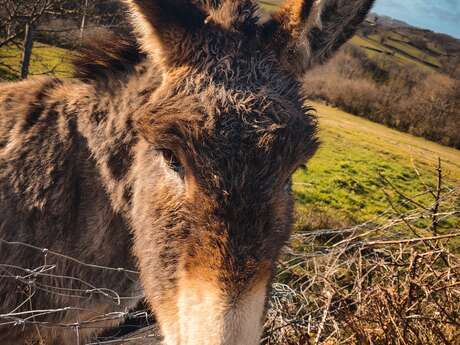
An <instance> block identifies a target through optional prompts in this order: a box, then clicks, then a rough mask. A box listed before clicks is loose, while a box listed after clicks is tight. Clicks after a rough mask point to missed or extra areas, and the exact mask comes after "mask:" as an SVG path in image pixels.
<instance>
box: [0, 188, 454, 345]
mask: <svg viewBox="0 0 460 345" xmlns="http://www.w3.org/2000/svg"><path fill="white" fill-rule="evenodd" d="M439 188H441V189H442V191H441V192H440V193H438V192H437V191H436V190H434V191H433V190H432V191H427V193H432V195H433V202H432V204H428V205H424V204H421V203H419V202H418V201H416V200H415V199H413V197H407V196H404V197H403V198H402V199H403V200H404V202H405V203H407V204H411V205H412V206H413V207H412V209H411V210H409V211H407V212H404V213H400V212H397V208H396V207H390V208H389V209H388V210H387V211H385V212H384V213H383V214H382V215H384V216H385V218H386V219H387V220H386V221H385V222H382V221H381V218H382V215H380V216H379V217H378V218H376V219H373V220H370V221H367V222H365V223H363V224H360V225H356V226H353V227H349V228H345V229H322V230H321V229H320V230H315V231H299V232H296V233H295V234H294V235H293V237H292V241H291V245H290V246H289V247H288V248H286V253H285V255H284V256H283V260H281V261H280V262H279V269H278V274H277V277H276V280H275V283H274V284H273V289H272V298H271V301H270V309H269V312H268V317H267V322H266V331H265V334H264V338H263V340H262V344H264V345H271V344H286V345H294V344H296V345H298V344H428V343H432V344H435V343H436V344H438V343H439V344H458V339H460V314H459V312H458V306H460V257H459V255H458V254H459V251H460V246H459V244H460V229H458V228H457V227H455V226H454V227H452V224H460V202H459V201H460V188H459V187H443V186H440V187H439ZM400 197H401V196H400ZM2 246H3V248H9V249H13V250H14V249H15V248H19V247H22V248H28V249H29V250H33V251H35V252H39V253H41V257H42V261H41V262H40V263H37V264H36V265H35V266H34V267H22V266H20V265H19V264H18V265H12V264H9V263H8V264H6V263H0V283H1V285H0V287H1V286H2V285H3V283H4V282H6V281H9V282H11V281H14V282H15V284H16V285H17V286H18V290H20V291H21V293H22V294H23V296H24V298H23V299H22V300H21V302H20V303H19V304H18V305H17V306H15V307H14V308H11V310H8V311H6V312H5V311H3V313H2V314H0V330H1V329H2V327H8V328H16V329H18V330H21V329H25V327H28V326H33V327H37V329H62V328H65V329H68V330H69V331H70V332H72V334H73V335H74V337H75V344H77V345H94V344H121V343H122V344H129V343H133V344H141V343H142V344H143V342H142V341H145V344H156V343H157V342H158V333H157V331H156V329H155V328H147V330H148V331H143V333H141V335H137V334H136V333H135V334H134V335H133V334H128V335H127V336H125V337H124V338H123V340H121V338H120V337H121V336H122V335H124V334H125V333H126V331H125V330H124V329H123V327H121V328H118V329H117V330H116V331H115V332H112V333H108V334H106V335H103V336H102V337H101V338H99V340H97V341H93V342H83V341H80V336H79V334H80V332H83V331H88V330H93V329H99V328H101V327H105V326H104V325H105V324H106V322H112V325H115V324H118V323H123V322H125V321H126V320H129V321H130V322H131V325H129V324H128V325H127V326H126V325H125V326H124V327H126V328H127V329H128V330H129V331H130V330H133V329H135V328H136V327H141V326H142V327H144V326H149V325H153V317H152V315H151V314H150V312H149V311H148V310H147V308H146V307H142V308H140V309H139V308H138V310H135V311H132V310H129V309H126V310H120V311H113V310H111V311H107V312H99V313H98V312H97V311H95V310H90V309H86V308H84V307H82V305H84V304H82V301H88V300H90V299H94V298H98V299H99V300H101V301H104V303H108V304H111V305H115V306H122V305H123V304H124V302H126V301H129V300H130V299H132V300H139V299H142V298H143V293H142V290H141V289H139V293H138V294H137V295H135V296H133V295H130V296H125V295H123V293H121V292H120V291H116V289H114V288H113V287H112V286H97V285H95V284H94V283H92V282H90V281H84V280H82V279H81V277H79V276H77V275H75V276H72V275H68V276H67V275H62V274H60V273H59V272H60V270H59V265H60V264H72V265H75V266H81V267H86V268H88V269H92V270H96V271H101V272H102V271H105V272H113V273H114V274H119V275H122V276H124V277H125V278H129V279H131V280H132V281H138V280H139V274H138V272H137V271H135V270H130V269H126V268H123V267H106V266H102V265H97V264H93V263H89V262H84V261H82V260H79V259H76V258H74V257H70V256H68V255H66V254H64V253H59V252H56V251H53V250H50V249H48V248H40V247H37V246H35V245H33V244H30V243H24V242H20V241H6V240H3V239H0V247H2ZM54 281H58V282H59V284H56V285H53V284H51V283H50V282H54ZM0 292H1V291H0ZM11 293H13V292H11ZM39 293H46V294H48V295H50V296H54V297H56V298H57V299H59V298H58V297H66V299H65V300H66V301H68V300H69V298H70V300H72V301H75V303H73V304H66V305H62V306H59V308H50V309H43V308H38V309H35V308H34V304H33V300H34V296H35V295H36V294H39ZM69 312H71V313H75V314H76V315H81V318H78V317H77V318H76V319H77V320H78V321H73V322H67V321H65V318H61V316H65V315H66V314H67V313H69ZM88 315H89V316H88ZM138 325H141V326H138ZM3 329H5V328H3Z"/></svg>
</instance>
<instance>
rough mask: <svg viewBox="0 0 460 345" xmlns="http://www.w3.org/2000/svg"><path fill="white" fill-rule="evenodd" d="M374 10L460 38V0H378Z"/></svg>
mask: <svg viewBox="0 0 460 345" xmlns="http://www.w3.org/2000/svg"><path fill="white" fill-rule="evenodd" d="M374 12H376V13H378V14H384V15H387V16H390V17H393V18H396V19H400V20H403V21H405V22H407V23H409V24H411V25H414V26H417V27H421V28H427V29H430V30H433V31H436V32H442V33H446V34H449V35H451V36H454V37H457V38H460V0H377V3H376V5H375V7H374Z"/></svg>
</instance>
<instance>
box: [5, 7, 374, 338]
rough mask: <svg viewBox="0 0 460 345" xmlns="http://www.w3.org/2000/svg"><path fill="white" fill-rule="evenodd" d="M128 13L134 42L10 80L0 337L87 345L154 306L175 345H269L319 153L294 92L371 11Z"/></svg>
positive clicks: (311, 121)
mask: <svg viewBox="0 0 460 345" xmlns="http://www.w3.org/2000/svg"><path fill="white" fill-rule="evenodd" d="M125 3H126V5H127V7H128V10H129V13H130V15H131V16H130V18H131V21H132V24H133V27H134V35H133V37H134V39H135V42H134V43H132V42H130V41H129V40H122V39H121V38H117V37H115V36H109V37H106V39H105V41H103V42H102V41H100V42H95V45H94V47H92V48H91V49H87V50H86V52H83V53H81V55H80V58H79V60H78V61H77V62H76V65H75V69H76V72H75V78H72V79H56V78H36V79H30V80H26V81H22V82H16V83H5V84H2V85H1V86H0V343H1V344H33V343H34V342H35V343H36V342H39V343H40V344H54V345H68V344H75V343H80V344H84V343H86V342H87V341H90V339H92V337H94V336H97V335H98V334H100V333H101V331H103V330H104V329H105V328H107V327H115V326H117V325H118V323H119V322H120V318H118V317H115V316H116V315H126V311H128V310H130V309H131V308H133V307H134V306H135V305H136V303H138V301H139V300H140V299H141V298H142V297H143V296H144V295H145V298H146V300H147V302H148V304H149V306H150V307H151V310H152V311H153V312H154V314H155V317H156V319H157V321H158V324H159V327H160V329H161V333H162V336H163V338H164V343H165V344H166V345H198V344H199V345H255V344H258V342H259V341H260V337H261V333H262V330H263V324H264V316H265V311H266V309H267V296H268V295H269V290H270V285H271V281H272V277H273V272H274V266H275V262H276V261H277V258H278V257H279V255H280V251H281V248H282V246H283V245H284V244H285V243H286V241H287V240H288V238H289V235H290V231H291V230H290V229H291V225H292V213H293V196H292V193H291V189H290V188H291V175H292V173H293V172H294V171H295V170H296V168H297V167H298V166H299V165H303V164H304V163H305V162H306V161H307V160H308V159H309V158H310V157H311V156H312V155H313V154H314V152H315V150H316V149H317V147H318V142H317V139H316V134H315V133H316V122H315V118H314V117H313V116H312V115H311V114H310V113H309V109H308V108H307V107H306V106H304V102H302V100H301V97H300V96H299V95H300V83H299V81H300V80H301V78H302V77H303V75H304V74H305V72H306V71H307V70H308V69H310V68H311V67H312V66H314V65H316V64H320V63H323V62H325V61H326V60H327V59H328V58H329V57H330V56H331V55H332V54H333V53H334V52H335V51H336V50H337V49H338V48H339V47H340V46H341V45H342V44H343V43H345V42H346V41H347V40H348V39H349V38H350V37H351V36H352V35H353V34H354V32H355V30H356V28H357V26H358V25H359V24H360V23H361V22H362V21H363V20H364V19H365V17H366V14H367V13H368V11H369V10H370V8H371V7H372V4H373V1H372V0H317V1H313V0H294V1H288V2H287V3H286V4H284V5H283V6H282V7H281V8H280V10H279V11H278V12H276V13H274V14H273V15H272V17H271V18H270V19H267V20H266V21H265V22H262V21H260V20H259V19H258V17H257V13H258V8H257V5H256V4H255V3H253V2H252V1H250V0H234V1H230V0H219V1H218V0H213V1H191V0H125ZM306 82H308V81H306ZM59 253H60V254H59ZM118 267H123V269H118ZM34 311H35V312H34ZM114 315H115V316H114Z"/></svg>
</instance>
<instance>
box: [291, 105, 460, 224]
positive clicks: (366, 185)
mask: <svg viewBox="0 0 460 345" xmlns="http://www.w3.org/2000/svg"><path fill="white" fill-rule="evenodd" d="M314 107H315V108H316V109H317V114H318V117H319V125H320V131H319V137H320V140H321V142H322V145H321V148H320V149H319V151H318V153H317V155H316V156H315V157H314V158H313V159H312V160H311V161H310V162H309V163H308V168H307V171H305V170H299V171H298V172H297V173H296V174H295V178H294V192H295V195H296V197H297V200H298V210H299V211H300V213H307V214H311V213H312V211H313V213H320V214H326V215H330V216H333V217H334V218H337V219H343V220H344V221H345V222H346V223H358V222H363V221H367V220H370V219H374V218H375V217H376V216H378V215H379V214H381V213H382V212H383V211H385V210H386V209H388V208H389V206H390V204H389V202H388V200H387V197H386V196H385V193H384V190H386V191H390V192H391V188H390V186H389V185H388V183H387V182H385V180H384V179H382V177H381V176H384V177H385V178H386V179H388V180H389V181H391V183H392V184H393V185H394V186H395V187H397V189H398V190H400V191H401V192H403V193H406V194H407V195H408V196H414V195H418V194H419V193H422V192H424V191H425V188H424V186H423V183H421V181H420V178H419V176H418V174H417V173H416V170H415V169H414V167H416V169H417V171H418V172H419V173H420V175H421V176H422V180H423V181H424V183H427V184H429V185H434V184H435V182H436V166H437V161H438V157H439V158H441V159H442V169H443V174H444V180H445V183H446V184H450V185H456V186H458V185H460V151H458V150H455V149H452V148H448V147H444V146H441V145H438V144H435V143H433V142H429V141H426V140H424V139H421V138H417V137H413V136H411V135H408V134H405V133H401V132H398V131H395V130H392V129H389V128H387V127H385V126H382V125H379V124H376V123H373V122H370V121H368V120H365V119H363V118H361V117H357V116H353V115H350V114H348V113H345V112H343V111H340V110H338V109H335V108H331V107H328V106H325V105H322V104H317V103H315V104H314ZM418 200H420V201H421V202H426V203H427V204H429V203H430V202H432V201H431V200H430V197H429V196H422V197H419V198H418ZM397 204H398V205H399V206H400V207H402V208H405V207H407V205H406V204H405V202H404V200H402V199H398V200H397ZM312 226H313V227H314V225H312Z"/></svg>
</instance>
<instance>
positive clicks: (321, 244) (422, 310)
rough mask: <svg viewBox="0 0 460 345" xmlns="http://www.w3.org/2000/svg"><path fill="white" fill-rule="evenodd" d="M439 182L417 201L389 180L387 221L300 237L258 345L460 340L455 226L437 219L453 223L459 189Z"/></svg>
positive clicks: (459, 212)
mask: <svg viewBox="0 0 460 345" xmlns="http://www.w3.org/2000/svg"><path fill="white" fill-rule="evenodd" d="M442 184H443V179H442V174H441V169H439V171H438V181H437V183H435V184H434V185H435V186H437V187H434V188H428V187H427V191H426V192H427V193H429V194H430V195H432V197H433V198H432V200H433V202H432V203H431V204H420V203H418V202H417V201H415V200H414V199H412V198H411V197H409V196H407V195H404V194H402V193H400V192H399V191H397V190H393V192H394V194H391V193H390V190H391V189H392V187H391V181H388V189H389V190H388V191H386V194H387V195H388V198H389V200H388V201H389V204H390V205H391V207H390V208H389V209H388V211H387V218H388V220H387V221H386V222H383V223H374V222H372V221H370V222H367V223H365V224H362V225H359V226H354V227H349V228H345V229H337V230H317V231H305V232H298V233H296V234H295V235H294V238H293V242H292V245H291V247H290V249H289V250H288V252H287V253H286V256H285V259H284V260H283V261H282V262H281V263H280V269H279V274H278V277H277V283H275V284H274V286H273V299H272V303H271V309H270V312H269V317H268V321H267V325H266V337H265V338H264V340H263V344H264V345H271V344H273V345H274V344H278V345H280V344H281V345H299V344H302V345H306V344H328V345H335V344H350V345H351V344H369V345H370V344H375V345H377V344H379V345H380V344H382V345H383V344H395V345H403V344H411V345H412V344H420V345H422V344H449V345H454V344H459V343H460V310H459V306H460V256H459V255H458V254H459V252H460V245H459V244H460V242H459V240H460V229H458V227H455V228H450V229H446V228H442V229H441V226H440V224H441V223H442V222H445V221H446V220H447V219H450V220H451V221H452V219H453V218H454V219H455V220H454V221H453V223H454V224H457V225H458V222H459V221H460V218H459V217H460V188H459V187H458V186H457V187H443V186H442ZM392 195H394V196H395V197H398V198H403V199H405V201H406V202H407V203H408V204H411V205H412V206H413V208H412V210H411V211H409V212H406V213H401V212H400V211H399V209H398V208H397V207H396V206H395V204H394V203H393V202H392V200H391V199H392Z"/></svg>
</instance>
